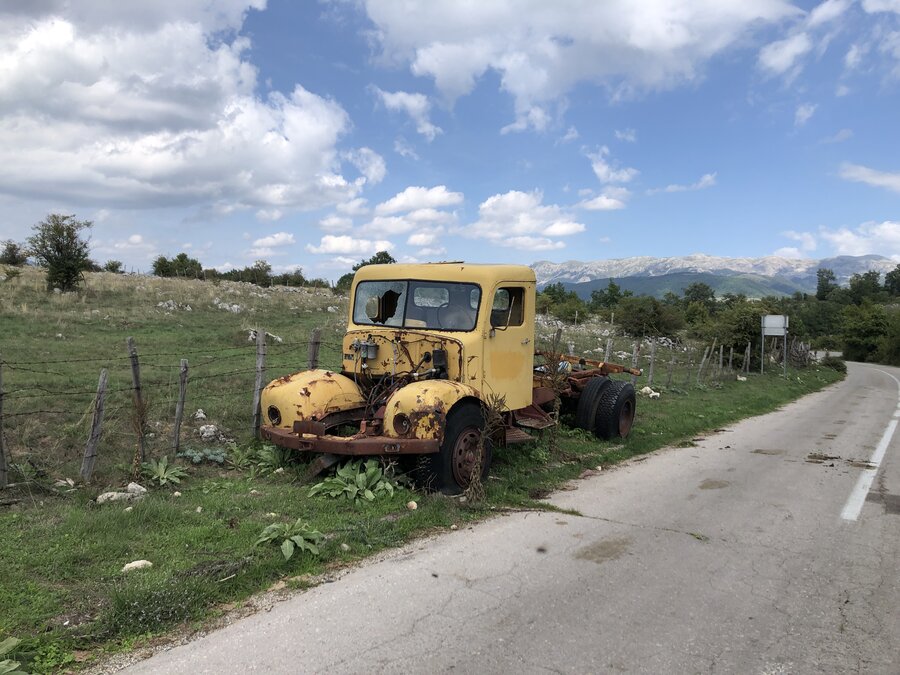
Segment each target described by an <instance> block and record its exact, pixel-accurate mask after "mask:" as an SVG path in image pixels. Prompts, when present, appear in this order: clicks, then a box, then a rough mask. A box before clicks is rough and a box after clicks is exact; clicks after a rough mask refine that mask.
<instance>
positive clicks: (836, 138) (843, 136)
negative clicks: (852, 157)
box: [821, 129, 853, 143]
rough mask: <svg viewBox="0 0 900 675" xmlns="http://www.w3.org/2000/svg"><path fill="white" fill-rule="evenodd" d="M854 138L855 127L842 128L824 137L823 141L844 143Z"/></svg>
mask: <svg viewBox="0 0 900 675" xmlns="http://www.w3.org/2000/svg"><path fill="white" fill-rule="evenodd" d="M851 138H853V129H841V130H840V131H838V132H836V133H834V134H832V135H831V136H827V137H826V138H823V139H822V141H821V142H822V143H843V142H844V141H849V140H850V139H851Z"/></svg>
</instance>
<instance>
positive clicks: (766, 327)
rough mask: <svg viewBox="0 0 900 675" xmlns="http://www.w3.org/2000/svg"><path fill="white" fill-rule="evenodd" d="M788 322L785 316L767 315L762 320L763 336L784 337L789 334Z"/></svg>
mask: <svg viewBox="0 0 900 675" xmlns="http://www.w3.org/2000/svg"><path fill="white" fill-rule="evenodd" d="M788 320H789V317H788V316H786V315H784V314H766V315H765V316H764V317H763V318H762V330H763V335H773V336H776V337H784V336H785V335H787V332H788Z"/></svg>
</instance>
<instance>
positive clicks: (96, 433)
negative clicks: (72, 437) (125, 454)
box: [81, 368, 109, 482]
mask: <svg viewBox="0 0 900 675" xmlns="http://www.w3.org/2000/svg"><path fill="white" fill-rule="evenodd" d="M108 378H109V374H108V373H107V371H106V368H104V369H102V370H101V371H100V380H99V381H98V382H97V397H96V398H95V399H94V417H93V419H92V420H91V433H90V434H89V435H88V440H87V444H86V445H85V446H84V459H82V460H81V478H82V480H84V481H85V482H87V481H89V480H90V479H91V475H92V474H93V473H94V464H96V463H97V445H99V443H100V435H101V434H102V433H103V411H104V405H105V403H106V384H107V381H108Z"/></svg>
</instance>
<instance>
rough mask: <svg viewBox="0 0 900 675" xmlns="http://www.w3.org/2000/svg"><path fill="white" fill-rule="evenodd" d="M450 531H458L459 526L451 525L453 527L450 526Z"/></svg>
mask: <svg viewBox="0 0 900 675" xmlns="http://www.w3.org/2000/svg"><path fill="white" fill-rule="evenodd" d="M450 529H451V530H458V529H459V525H457V524H456V523H453V525H451V526H450Z"/></svg>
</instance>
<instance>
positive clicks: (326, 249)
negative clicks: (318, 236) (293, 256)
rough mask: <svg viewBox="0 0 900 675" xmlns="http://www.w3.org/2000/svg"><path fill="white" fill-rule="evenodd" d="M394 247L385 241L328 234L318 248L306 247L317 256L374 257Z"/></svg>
mask: <svg viewBox="0 0 900 675" xmlns="http://www.w3.org/2000/svg"><path fill="white" fill-rule="evenodd" d="M392 248H394V245H393V244H392V243H391V242H389V241H387V240H384V239H379V240H371V239H357V238H355V237H350V236H347V235H340V236H335V235H331V234H326V235H325V236H324V237H322V240H321V241H320V242H319V245H318V246H313V245H312V244H307V245H306V250H307V251H309V252H310V253H315V254H317V255H322V254H332V255H348V256H352V255H372V254H374V253H376V252H378V251H389V250H391V249H392Z"/></svg>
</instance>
